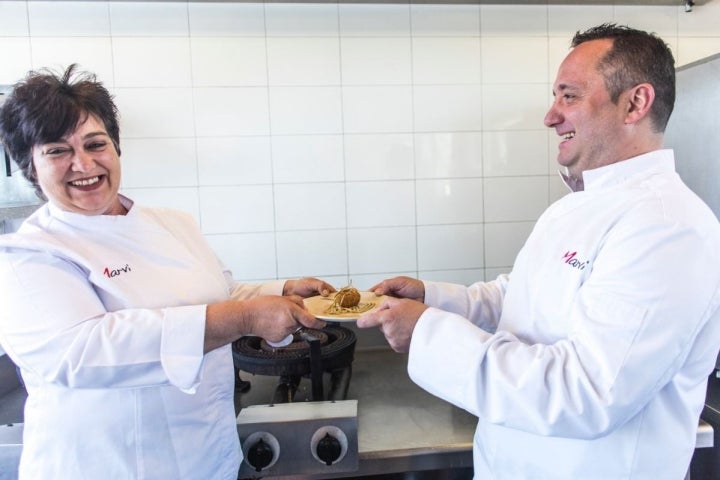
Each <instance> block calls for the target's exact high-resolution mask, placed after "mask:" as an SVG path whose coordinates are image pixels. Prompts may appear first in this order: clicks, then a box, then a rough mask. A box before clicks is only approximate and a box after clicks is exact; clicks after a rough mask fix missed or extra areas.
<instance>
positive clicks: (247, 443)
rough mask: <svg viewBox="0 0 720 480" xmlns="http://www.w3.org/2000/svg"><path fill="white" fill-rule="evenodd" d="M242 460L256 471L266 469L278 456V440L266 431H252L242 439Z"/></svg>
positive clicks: (273, 463)
mask: <svg viewBox="0 0 720 480" xmlns="http://www.w3.org/2000/svg"><path fill="white" fill-rule="evenodd" d="M240 441H241V443H242V451H243V457H245V458H244V459H243V462H244V463H246V464H247V465H249V466H250V468H252V469H253V470H255V471H256V472H259V471H262V470H267V469H269V468H270V467H272V466H273V465H275V463H276V462H277V460H278V458H279V457H280V442H278V439H277V438H275V436H274V435H273V434H271V433H268V432H254V433H251V434H250V435H248V437H247V438H245V439H242V438H241V440H240Z"/></svg>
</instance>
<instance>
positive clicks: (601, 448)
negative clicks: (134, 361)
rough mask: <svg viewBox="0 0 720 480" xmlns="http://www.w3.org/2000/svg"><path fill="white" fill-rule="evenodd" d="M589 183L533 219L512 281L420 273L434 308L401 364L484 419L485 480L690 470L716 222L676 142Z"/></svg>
mask: <svg viewBox="0 0 720 480" xmlns="http://www.w3.org/2000/svg"><path fill="white" fill-rule="evenodd" d="M584 184H585V190H584V191H581V192H575V193H571V194H569V195H567V196H565V197H564V198H561V199H560V200H558V201H557V202H555V203H554V204H553V205H552V206H550V208H548V209H547V211H546V212H545V213H544V214H543V215H542V216H541V217H540V218H539V220H538V221H537V224H536V225H535V228H534V230H533V232H532V233H531V234H530V236H529V238H528V239H527V242H526V244H525V245H524V246H523V248H522V250H521V251H520V253H519V254H518V257H517V259H516V262H515V265H514V267H513V270H512V272H511V274H510V276H509V278H508V277H506V276H501V277H500V278H498V279H497V280H496V281H493V282H489V283H476V284H474V285H471V286H470V287H464V286H458V285H450V284H443V283H432V282H426V284H425V288H426V294H425V302H426V303H427V304H428V305H430V306H432V307H437V308H429V309H428V310H427V311H426V312H425V313H424V314H423V315H422V316H421V318H420V320H419V322H418V324H417V326H416V328H415V331H414V334H413V337H412V342H411V346H410V355H409V364H408V370H409V373H410V375H411V377H412V378H413V380H414V381H415V382H416V383H418V384H419V385H420V386H422V387H423V388H425V389H426V390H428V391H429V392H431V393H433V394H435V395H437V396H439V397H441V398H443V399H446V400H447V401H449V402H452V403H454V404H455V405H458V406H459V407H462V408H464V409H466V410H467V411H469V412H471V413H473V414H475V415H477V416H478V417H479V422H478V427H477V431H476V434H475V441H474V466H475V476H476V478H477V479H478V480H480V479H483V480H485V479H507V480H520V479H552V480H561V479H567V480H593V479H596V480H612V479H633V480H641V479H642V480H663V479H667V480H679V479H682V478H683V477H684V475H685V472H686V470H687V467H688V464H689V461H690V458H691V455H692V453H693V449H694V445H695V438H696V430H697V425H698V417H699V414H700V411H701V409H702V407H703V402H704V398H705V388H706V381H707V376H708V375H709V374H710V372H711V370H712V369H713V366H714V365H715V360H716V356H717V353H718V348H719V347H720V317H719V315H718V311H719V306H720V257H719V252H720V227H719V226H718V221H717V219H716V218H715V216H714V215H713V213H712V212H711V211H710V209H709V208H708V207H707V206H705V204H703V203H702V202H701V201H700V200H699V199H698V198H697V197H696V196H695V195H694V194H693V193H692V192H691V191H690V190H689V189H688V188H687V187H686V186H685V185H684V184H683V183H682V182H681V180H680V178H679V177H678V175H677V174H676V173H675V170H674V159H673V154H672V151H670V150H661V151H656V152H652V153H648V154H645V155H641V156H638V157H635V158H633V159H630V160H626V161H623V162H619V163H616V164H614V165H610V166H606V167H602V168H599V169H596V170H592V171H587V172H585V174H584ZM441 309H442V310H441ZM448 312H453V313H448ZM468 319H469V321H468ZM477 326H480V327H482V329H481V328H477Z"/></svg>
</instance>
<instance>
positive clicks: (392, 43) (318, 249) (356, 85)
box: [0, 0, 720, 288]
mask: <svg viewBox="0 0 720 480" xmlns="http://www.w3.org/2000/svg"><path fill="white" fill-rule="evenodd" d="M578 3H579V2H578ZM680 3H681V2H679V1H678V6H667V5H665V6H648V5H612V4H608V5H593V6H582V5H515V6H513V5H432V4H345V3H344V4H327V3H324V4H297V3H295V4H280V3H268V4H263V3H227V2H223V3H209V2H200V3H193V2H157V3H155V2H104V1H93V2H65V1H52V2H41V1H30V2H25V1H0V52H2V55H1V57H0V84H10V83H14V82H15V81H16V80H17V79H18V78H20V77H21V76H22V75H23V74H24V73H25V72H26V71H27V70H29V69H31V68H39V67H44V66H50V67H53V68H63V67H65V66H66V65H68V64H69V63H72V62H77V63H79V64H81V65H82V67H83V68H85V69H88V70H91V71H94V72H95V73H97V75H98V77H99V79H101V80H102V81H104V82H105V83H106V84H107V85H108V86H109V87H110V89H111V91H112V92H113V93H114V94H115V96H116V100H117V103H118V106H119V108H120V111H121V114H122V123H121V128H122V130H121V137H122V141H121V145H122V154H123V155H122V161H123V168H124V170H123V173H124V176H123V183H122V191H123V193H125V194H126V195H128V196H130V197H131V198H133V199H135V200H136V201H138V202H141V203H143V204H150V205H158V206H171V207H176V208H180V209H183V210H186V211H188V212H190V213H191V214H192V215H194V216H195V217H196V218H197V220H198V221H199V222H200V224H201V226H202V229H203V232H204V233H205V234H206V236H207V238H208V240H209V241H210V242H211V244H212V245H213V246H214V247H215V248H216V250H217V252H218V254H219V256H220V257H221V258H222V260H223V261H224V262H225V263H226V264H227V265H229V266H230V267H231V268H232V270H233V272H234V274H235V276H236V277H237V278H239V279H243V280H250V281H255V280H264V279H272V278H286V277H296V276H303V275H313V276H319V277H323V278H326V279H328V280H329V281H331V282H333V283H334V284H336V285H337V286H342V285H343V284H345V283H346V282H348V281H349V280H352V281H353V283H354V285H356V286H358V287H360V288H366V287H369V286H370V285H371V284H372V283H374V282H375V281H377V280H379V279H382V278H385V277H387V276H390V275H396V274H408V275H412V276H420V277H421V278H425V279H434V280H447V281H454V282H459V283H470V282H472V281H474V280H477V279H483V278H486V279H491V278H494V277H495V276H496V275H497V274H498V273H501V272H506V271H508V270H509V269H510V267H511V265H512V262H513V259H514V256H515V254H516V253H517V251H518V249H519V248H520V246H521V245H522V243H523V241H524V239H525V237H526V236H527V234H528V233H529V231H530V229H531V228H532V226H533V223H534V221H535V220H536V219H537V217H538V216H539V215H540V213H541V212H542V211H543V210H544V209H545V207H546V206H547V205H548V204H549V203H551V202H552V201H554V200H555V199H557V198H559V197H560V196H562V195H563V194H564V193H565V190H564V186H562V184H561V183H560V182H559V180H558V177H557V174H556V173H555V170H556V169H555V165H554V163H555V162H554V158H555V150H556V144H557V139H556V136H555V135H554V133H553V132H552V131H549V130H548V129H546V128H545V127H544V126H543V123H542V121H543V116H544V114H545V111H546V110H547V108H548V106H549V104H550V101H551V85H552V81H553V79H554V75H555V71H556V68H557V66H558V64H559V62H560V61H561V60H562V58H563V57H564V55H565V53H566V52H567V47H568V43H569V39H570V37H571V35H572V34H573V33H574V32H575V31H576V30H578V29H583V28H586V27H588V26H592V25H595V24H598V23H601V22H605V21H615V22H619V23H627V24H630V25H632V26H636V27H639V28H643V29H649V30H652V31H655V32H657V33H659V34H660V35H661V36H663V37H664V38H665V39H666V41H667V42H668V43H669V44H670V46H671V47H672V49H673V51H674V52H675V55H676V58H677V60H678V65H683V64H686V63H689V62H692V61H695V60H697V59H699V58H701V57H704V56H707V55H711V54H714V53H717V52H720V29H718V28H717V25H718V24H720V0H709V1H706V2H699V1H698V2H697V3H698V5H697V6H696V7H695V9H694V11H693V12H692V13H686V12H685V11H684V9H683V8H682V6H681V5H680Z"/></svg>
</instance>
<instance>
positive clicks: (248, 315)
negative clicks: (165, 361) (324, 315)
mask: <svg viewBox="0 0 720 480" xmlns="http://www.w3.org/2000/svg"><path fill="white" fill-rule="evenodd" d="M324 326H325V322H323V321H322V320H318V319H317V318H315V317H314V316H312V315H311V314H310V313H309V312H308V311H307V310H306V309H305V306H304V305H303V300H302V298H300V297H299V296H296V295H293V296H287V297H284V296H283V297H280V296H274V295H268V296H262V297H254V298H251V299H249V300H243V301H234V300H229V301H225V302H220V303H215V304H211V305H208V306H207V310H206V320H205V350H204V351H205V352H206V353H207V352H209V351H210V350H214V349H216V348H218V347H221V346H223V345H226V344H228V343H231V342H234V341H235V340H237V339H238V338H240V337H241V336H243V335H255V336H258V337H262V338H264V339H265V340H269V341H271V342H280V341H281V340H283V339H284V338H285V337H287V336H288V335H291V334H292V333H294V332H295V331H296V330H297V329H298V328H300V327H308V328H318V329H319V328H323V327H324Z"/></svg>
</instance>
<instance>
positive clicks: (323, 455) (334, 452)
mask: <svg viewBox="0 0 720 480" xmlns="http://www.w3.org/2000/svg"><path fill="white" fill-rule="evenodd" d="M316 451H317V456H318V458H319V459H320V460H322V461H323V462H325V465H328V466H329V465H332V464H333V463H334V462H335V461H336V460H337V459H338V458H340V454H341V453H342V446H341V445H340V441H339V440H338V439H337V438H335V437H333V436H330V434H329V433H326V434H325V436H324V437H323V438H321V439H320V441H319V442H318V445H317V447H316Z"/></svg>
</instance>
